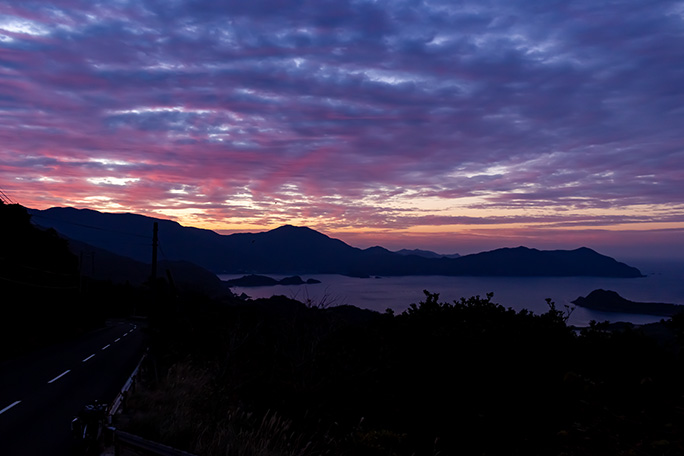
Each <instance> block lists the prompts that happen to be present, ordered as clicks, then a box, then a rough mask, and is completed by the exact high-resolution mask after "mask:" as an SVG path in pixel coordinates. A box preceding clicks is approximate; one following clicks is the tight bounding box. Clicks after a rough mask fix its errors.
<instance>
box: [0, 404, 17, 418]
mask: <svg viewBox="0 0 684 456" xmlns="http://www.w3.org/2000/svg"><path fill="white" fill-rule="evenodd" d="M20 402H21V401H15V402H13V403H12V404H10V405H8V406H7V407H5V408H4V409H2V410H0V415H2V414H3V413H5V412H6V411H7V410H9V409H11V408H12V407H14V406H15V405H17V404H18V403H20Z"/></svg>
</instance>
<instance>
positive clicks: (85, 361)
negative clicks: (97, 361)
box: [81, 353, 95, 363]
mask: <svg viewBox="0 0 684 456" xmlns="http://www.w3.org/2000/svg"><path fill="white" fill-rule="evenodd" d="M93 356H95V353H93V354H92V355H90V356H88V357H87V358H86V359H84V360H83V361H81V362H82V363H85V362H86V361H88V360H89V359H90V358H92V357H93Z"/></svg>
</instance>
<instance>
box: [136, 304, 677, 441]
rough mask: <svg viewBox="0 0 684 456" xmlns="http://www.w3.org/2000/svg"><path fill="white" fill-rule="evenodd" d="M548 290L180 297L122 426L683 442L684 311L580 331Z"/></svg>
mask: <svg viewBox="0 0 684 456" xmlns="http://www.w3.org/2000/svg"><path fill="white" fill-rule="evenodd" d="M549 305H550V308H549V311H548V312H547V313H545V314H543V315H533V314H531V313H529V312H526V311H521V312H516V311H513V310H510V309H505V308H503V307H502V306H500V305H497V304H495V303H493V302H492V298H491V296H487V297H485V298H481V297H472V298H469V299H462V300H461V301H458V302H455V303H442V302H440V301H439V298H438V295H436V294H431V293H428V292H426V295H425V299H424V301H423V302H421V303H418V304H417V305H413V306H411V308H410V309H409V310H408V311H406V312H405V313H403V314H401V315H393V314H392V313H391V312H388V313H385V314H378V313H374V312H370V311H364V310H360V309H357V308H354V307H350V306H342V307H334V308H327V309H326V308H317V307H315V306H306V305H304V304H302V303H299V302H296V301H293V300H290V299H287V298H285V297H280V298H272V299H270V300H256V301H253V302H244V303H240V304H237V303H232V304H229V303H216V302H210V301H205V302H204V303H199V302H197V301H193V302H192V303H186V304H185V305H183V304H181V305H180V307H178V312H177V313H166V312H165V313H161V314H158V315H157V318H154V319H153V320H152V321H151V323H152V327H153V328H154V333H153V339H152V340H153V345H152V347H151V354H152V357H153V359H155V360H156V363H157V364H156V369H155V371H156V372H155V375H151V377H150V378H152V379H155V380H154V381H151V382H150V383H148V384H147V386H146V387H145V388H143V389H142V390H141V392H140V393H139V394H138V395H137V396H135V397H133V398H132V399H131V402H130V404H131V406H132V407H133V412H131V414H130V416H129V417H128V420H127V422H126V423H125V424H124V426H125V428H126V429H127V430H129V431H130V432H134V433H138V434H140V435H143V436H145V437H148V438H150V439H153V440H160V441H163V442H165V443H167V444H169V445H172V446H175V447H179V448H183V449H186V450H188V451H191V452H194V453H196V454H201V455H263V454H267V455H318V454H333V455H413V454H416V455H437V454H441V455H451V454H459V455H470V454H473V455H549V454H554V455H556V454H558V455H560V454H564V455H605V454H613V455H670V454H671V455H675V454H682V453H683V452H684V398H683V396H682V395H683V394H684V382H683V381H682V380H684V378H683V373H684V372H683V371H682V359H681V355H680V353H681V352H680V346H681V342H682V339H681V335H682V331H681V328H682V327H684V326H683V325H682V321H681V319H680V318H679V317H675V318H674V321H673V322H669V323H663V324H661V325H659V327H658V331H654V328H649V331H650V332H653V333H656V332H657V334H658V337H651V336H647V335H646V334H645V333H644V332H643V331H641V330H640V329H637V328H633V327H631V326H630V325H624V326H622V327H621V328H620V329H615V328H613V329H610V328H609V327H608V326H607V325H605V324H593V325H592V326H591V327H589V328H586V329H583V330H581V331H576V330H574V329H573V328H570V327H568V326H567V325H566V323H565V320H566V317H567V314H566V313H565V312H561V311H560V310H558V309H556V308H555V306H554V305H553V303H552V302H549Z"/></svg>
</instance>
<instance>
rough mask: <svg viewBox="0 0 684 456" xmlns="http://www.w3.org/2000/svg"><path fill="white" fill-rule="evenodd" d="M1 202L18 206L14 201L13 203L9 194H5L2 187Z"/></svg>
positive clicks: (0, 189)
mask: <svg viewBox="0 0 684 456" xmlns="http://www.w3.org/2000/svg"><path fill="white" fill-rule="evenodd" d="M0 200H2V202H3V203H5V204H17V203H15V202H14V201H12V198H10V197H9V195H7V193H5V192H4V190H3V189H2V187H0Z"/></svg>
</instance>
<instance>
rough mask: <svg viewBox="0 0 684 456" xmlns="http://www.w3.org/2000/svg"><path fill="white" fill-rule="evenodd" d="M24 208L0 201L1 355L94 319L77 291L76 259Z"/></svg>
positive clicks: (71, 330)
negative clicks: (32, 222) (36, 225)
mask: <svg viewBox="0 0 684 456" xmlns="http://www.w3.org/2000/svg"><path fill="white" fill-rule="evenodd" d="M30 219H31V217H30V216H29V214H28V213H27V211H26V209H25V208H24V207H22V206H19V205H17V204H13V205H7V204H4V203H0V245H1V248H0V293H1V296H2V300H1V301H0V302H1V303H0V308H1V311H2V318H1V319H0V358H2V357H6V356H10V355H13V354H16V353H19V352H22V351H26V350H30V349H32V348H34V347H37V346H40V345H42V344H44V343H45V342H46V341H48V340H53V341H54V340H60V339H62V338H64V337H65V335H69V334H75V333H78V332H79V331H83V330H85V329H87V328H89V327H92V326H93V325H96V324H98V322H99V321H100V320H99V315H97V313H93V312H89V311H86V310H85V308H84V303H83V301H82V300H81V299H80V297H79V285H80V282H79V274H78V259H77V258H76V256H75V255H73V254H72V253H71V252H70V251H69V248H68V244H67V242H66V241H65V240H64V239H61V238H60V237H59V236H58V235H57V233H56V232H55V231H54V230H41V229H38V228H36V227H35V226H33V225H32V224H31V220H30Z"/></svg>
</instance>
